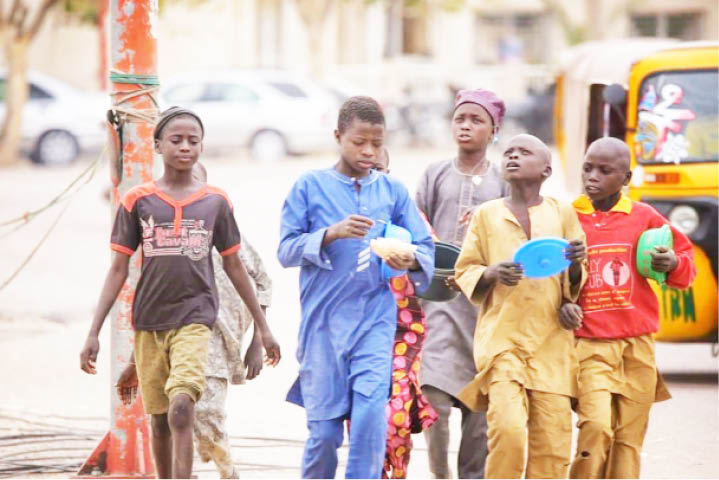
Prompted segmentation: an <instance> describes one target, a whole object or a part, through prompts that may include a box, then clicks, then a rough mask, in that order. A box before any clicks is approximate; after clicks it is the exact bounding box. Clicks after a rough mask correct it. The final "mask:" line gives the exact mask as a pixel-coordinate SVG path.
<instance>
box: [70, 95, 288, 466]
mask: <svg viewBox="0 0 719 480" xmlns="http://www.w3.org/2000/svg"><path fill="white" fill-rule="evenodd" d="M154 136H155V149H156V151H157V152H158V153H160V154H161V155H162V157H163V163H164V165H165V173H164V174H163V176H162V177H161V178H160V179H159V180H157V181H156V182H149V183H145V184H142V185H139V186H137V187H134V188H132V189H130V190H129V191H128V192H127V194H126V195H125V196H124V197H123V199H122V204H121V205H120V207H119V208H118V212H117V215H116V217H115V224H114V226H113V230H112V237H111V248H112V249H113V250H114V252H115V253H114V255H113V259H112V265H111V267H110V271H109V272H108V275H107V277H106V279H105V284H104V286H103V289H102V293H101V295H100V300H99V302H98V307H97V310H96V313H95V318H94V319H93V323H92V326H91V327H90V332H89V333H88V337H87V340H86V342H85V346H84V348H83V350H82V352H81V354H80V367H81V368H82V370H84V371H85V372H87V373H91V374H94V373H95V372H96V370H95V361H96V359H97V353H98V351H99V348H100V346H99V342H98V335H99V333H100V329H101V328H102V324H103V323H104V320H105V317H106V316H107V313H108V312H109V310H110V308H111V307H112V305H113V303H114V302H115V298H116V297H117V294H118V293H119V291H120V289H121V288H122V285H123V283H124V282H125V280H126V278H127V273H128V262H129V259H130V256H131V255H132V254H133V253H134V252H135V250H136V249H137V247H138V246H140V245H142V273H141V276H140V280H139V281H138V284H137V288H136V295H135V299H134V301H133V327H134V329H135V353H134V356H133V359H132V360H131V362H130V364H129V365H128V366H127V368H126V369H125V370H124V371H123V373H122V374H121V375H120V379H119V380H118V382H117V384H118V392H119V394H120V396H121V397H123V400H124V401H127V400H128V398H129V396H130V392H132V391H133V390H134V389H135V388H136V386H137V383H138V377H139V384H140V387H141V389H142V395H143V400H144V403H145V410H146V411H147V413H149V414H151V415H152V429H153V436H152V450H153V456H154V459H155V467H156V469H157V475H158V478H189V477H190V475H191V473H192V454H193V445H192V425H193V419H194V404H195V402H197V400H198V399H199V398H200V396H201V395H202V390H203V388H204V367H205V360H206V356H207V345H208V341H209V338H210V333H211V331H210V329H211V328H212V325H213V324H214V322H215V318H216V317H217V307H218V300H217V288H216V286H215V280H214V272H213V267H212V257H211V255H210V249H211V248H212V247H213V246H214V247H215V248H217V250H218V251H219V252H220V254H221V255H222V256H223V267H224V269H225V272H226V273H227V275H228V277H229V278H230V280H231V281H232V283H233V285H234V286H235V288H236V289H237V292H238V293H239V294H240V297H242V300H243V301H244V302H245V304H246V305H247V306H248V308H249V310H250V312H251V313H252V316H253V317H254V319H255V326H256V328H257V329H258V330H259V331H260V335H261V338H262V343H263V345H264V347H265V350H266V351H267V359H266V361H267V362H268V363H270V364H271V365H275V364H277V362H279V360H280V348H279V345H278V344H277V342H276V341H275V339H274V337H273V336H272V333H271V332H270V329H269V327H268V326H267V322H266V320H265V317H264V314H263V313H262V310H261V308H260V306H259V304H258V302H257V298H256V297H255V295H254V291H253V289H252V286H251V284H250V280H249V277H248V275H247V271H246V269H245V267H244V265H243V264H242V262H241V261H240V259H239V258H238V256H237V251H238V250H239V249H240V232H239V230H238V229H237V224H236V223H235V220H234V216H233V215H232V205H231V203H230V201H229V198H228V197H227V195H226V194H225V193H224V192H223V191H222V190H220V189H218V188H215V187H211V186H208V185H207V184H205V183H203V182H200V181H199V180H197V179H195V178H193V176H192V167H193V165H194V164H195V163H196V162H197V159H198V157H199V154H200V152H201V151H202V138H203V136H204V128H203V125H202V122H201V120H200V118H199V117H198V116H197V115H196V114H194V113H193V112H191V111H189V110H185V109H181V108H178V107H173V108H171V109H169V110H167V111H165V112H164V113H163V114H162V116H161V117H160V120H159V121H158V123H157V126H156V128H155V134H154ZM135 357H136V358H137V366H135Z"/></svg>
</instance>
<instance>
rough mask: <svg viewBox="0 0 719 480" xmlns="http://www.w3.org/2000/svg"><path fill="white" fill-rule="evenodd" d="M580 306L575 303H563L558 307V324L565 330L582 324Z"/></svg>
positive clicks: (573, 328)
mask: <svg viewBox="0 0 719 480" xmlns="http://www.w3.org/2000/svg"><path fill="white" fill-rule="evenodd" d="M583 318H584V313H582V307H580V306H579V305H577V304H576V303H565V304H564V305H562V308H560V309H559V324H560V325H561V326H562V328H564V329H565V330H576V329H578V328H580V327H581V326H582V319H583Z"/></svg>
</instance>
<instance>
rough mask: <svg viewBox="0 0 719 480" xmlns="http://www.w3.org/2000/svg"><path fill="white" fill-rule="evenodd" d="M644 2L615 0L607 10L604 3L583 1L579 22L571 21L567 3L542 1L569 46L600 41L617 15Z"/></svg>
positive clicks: (556, 0) (551, 0) (555, 0)
mask: <svg viewBox="0 0 719 480" xmlns="http://www.w3.org/2000/svg"><path fill="white" fill-rule="evenodd" d="M643 1H644V0H615V1H614V2H612V3H613V8H612V9H611V10H609V9H608V8H606V7H608V6H609V5H607V4H606V3H604V2H598V1H596V0H584V15H583V19H582V20H581V21H573V20H572V19H571V17H570V15H569V12H568V11H567V2H566V1H561V0H542V3H544V6H545V7H546V8H547V9H548V10H549V11H550V12H552V13H554V14H555V15H556V17H557V21H558V22H559V25H561V27H562V30H564V36H565V38H566V40H567V42H568V43H569V44H570V45H576V44H578V43H581V42H586V41H589V40H601V39H602V38H603V34H604V30H605V26H606V25H607V24H608V23H609V22H612V21H614V20H615V19H616V18H617V17H618V16H619V15H621V14H623V13H624V12H626V11H627V10H628V9H630V8H632V7H633V6H634V5H637V4H640V3H642V2H643Z"/></svg>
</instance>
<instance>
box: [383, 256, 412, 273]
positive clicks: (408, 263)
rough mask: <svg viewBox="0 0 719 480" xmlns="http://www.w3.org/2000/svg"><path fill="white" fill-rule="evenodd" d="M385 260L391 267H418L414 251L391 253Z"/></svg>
mask: <svg viewBox="0 0 719 480" xmlns="http://www.w3.org/2000/svg"><path fill="white" fill-rule="evenodd" d="M385 262H387V265H389V266H390V267H391V268H394V269H395V270H408V269H410V268H414V267H417V261H416V259H415V257H414V253H410V252H403V253H399V252H397V253H390V254H389V256H388V257H387V258H385Z"/></svg>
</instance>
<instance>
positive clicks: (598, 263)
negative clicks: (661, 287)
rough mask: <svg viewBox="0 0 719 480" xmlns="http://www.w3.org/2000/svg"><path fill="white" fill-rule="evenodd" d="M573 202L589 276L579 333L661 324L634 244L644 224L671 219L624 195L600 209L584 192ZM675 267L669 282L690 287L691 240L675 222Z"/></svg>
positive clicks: (639, 330)
mask: <svg viewBox="0 0 719 480" xmlns="http://www.w3.org/2000/svg"><path fill="white" fill-rule="evenodd" d="M573 205H574V208H575V210H576V211H577V216H578V217H579V221H580V222H581V224H582V228H583V229H584V232H585V233H586V235H587V260H588V263H589V278H588V279H587V283H586V284H585V285H584V288H583V289H582V292H581V294H580V296H579V305H580V306H581V307H582V311H583V313H584V319H583V320H582V327H581V328H579V329H577V330H575V331H574V334H575V335H576V336H577V337H584V338H626V337H637V336H640V335H646V334H649V333H654V332H656V331H657V330H658V329H659V303H658V301H657V297H656V295H655V293H654V291H653V290H652V288H651V286H650V285H649V281H648V280H647V279H646V278H644V277H643V276H641V275H640V274H639V272H638V271H637V263H636V255H637V253H636V248H637V242H638V241H639V237H640V236H641V234H642V233H644V232H645V231H646V230H649V229H651V228H657V227H661V226H662V225H665V224H667V225H668V224H669V222H668V221H667V219H666V218H664V217H663V216H662V215H661V214H660V213H659V212H657V211H656V210H655V209H654V208H653V207H651V206H650V205H647V204H646V203H642V202H634V201H632V200H631V199H629V197H626V196H624V195H622V197H621V198H620V199H619V201H618V202H617V204H616V205H615V206H614V207H612V209H611V210H610V211H608V212H602V211H596V210H594V207H593V206H592V203H591V200H590V199H589V198H588V197H586V196H584V195H582V196H580V197H579V198H578V199H577V200H576V201H575V202H574V204H573ZM671 229H672V233H673V234H674V253H675V254H676V257H677V267H676V269H674V271H672V272H671V273H669V274H668V275H667V285H668V286H670V287H673V288H681V289H684V288H688V287H689V286H690V285H691V283H692V281H694V277H695V276H696V268H695V266H694V251H693V245H692V243H691V241H690V240H689V239H688V238H687V237H686V235H684V234H683V233H681V232H679V231H678V230H676V229H675V228H674V227H671Z"/></svg>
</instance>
